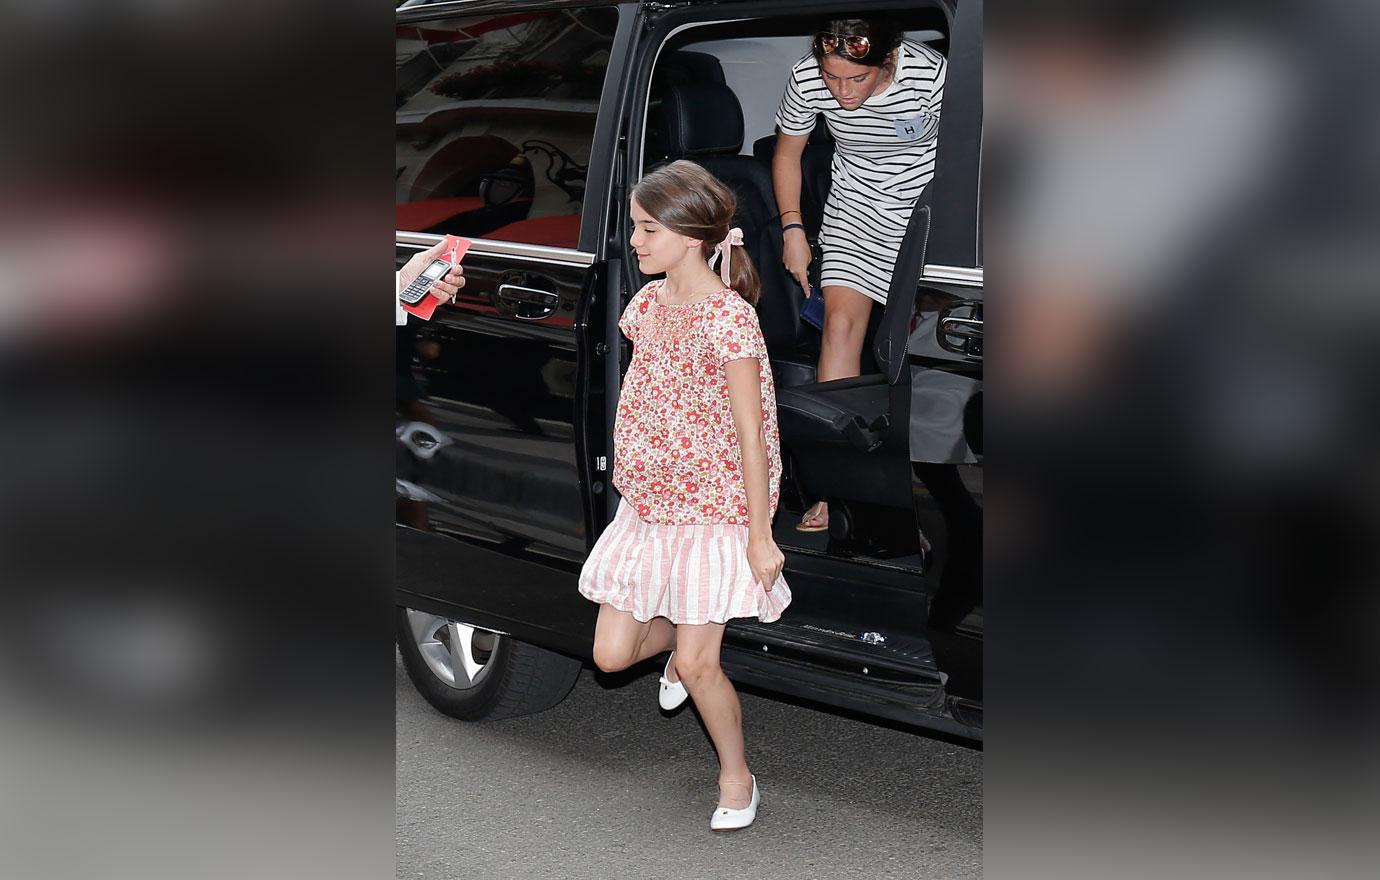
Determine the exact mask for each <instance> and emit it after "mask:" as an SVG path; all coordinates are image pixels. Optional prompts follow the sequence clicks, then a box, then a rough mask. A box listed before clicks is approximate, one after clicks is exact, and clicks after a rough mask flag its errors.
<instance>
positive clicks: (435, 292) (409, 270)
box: [398, 239, 465, 302]
mask: <svg viewBox="0 0 1380 880" xmlns="http://www.w3.org/2000/svg"><path fill="white" fill-rule="evenodd" d="M445 243H446V241H445V239H441V240H440V241H438V242H436V244H434V245H432V246H431V247H430V248H428V249H427V250H424V251H421V252H419V253H415V254H413V255H412V259H410V260H408V261H407V262H406V263H404V264H403V267H402V268H401V269H399V270H398V289H399V290H402V289H404V288H406V287H407V285H409V284H411V283H412V282H413V281H416V280H417V276H418V275H420V274H422V270H423V269H425V268H426V267H427V265H428V264H429V263H430V262H431V261H432V260H435V259H439V258H440V256H441V251H442V249H443V248H444V246H445ZM464 286H465V270H464V269H462V268H461V267H459V266H456V267H455V268H454V269H451V270H450V271H449V272H447V273H446V274H445V275H442V276H441V278H440V279H439V280H438V281H437V282H436V283H435V284H433V285H432V286H431V290H430V291H429V293H430V295H431V296H434V297H436V298H437V299H439V300H440V301H441V302H453V301H454V300H455V294H456V293H457V292H459V290H460V288H462V287H464Z"/></svg>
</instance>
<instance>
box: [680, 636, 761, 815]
mask: <svg viewBox="0 0 1380 880" xmlns="http://www.w3.org/2000/svg"><path fill="white" fill-rule="evenodd" d="M723 638H724V625H723V624H722V623H706V624H702V625H699V626H692V625H689V624H681V625H680V626H678V627H676V669H677V671H678V672H679V674H680V680H681V681H683V682H685V687H686V690H688V691H690V697H691V698H692V699H693V700H694V701H695V708H697V709H699V710H700V718H702V719H703V720H704V726H705V728H706V729H707V730H708V731H709V738H710V739H711V740H713V741H714V750H715V751H716V752H718V754H719V805H720V806H724V807H729V808H730V809H735V810H741V809H743V808H744V807H746V806H747V805H748V803H749V802H750V801H751V800H752V774H751V772H750V771H749V770H748V765H747V755H746V753H745V751H744V747H743V707H742V704H741V703H739V702H738V692H737V691H735V690H734V689H733V683H732V682H730V681H729V680H728V676H726V675H724V670H723V667H722V666H720V665H719V648H720V646H721V645H722V644H723Z"/></svg>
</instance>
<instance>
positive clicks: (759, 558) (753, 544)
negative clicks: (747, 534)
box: [747, 535, 786, 593]
mask: <svg viewBox="0 0 1380 880" xmlns="http://www.w3.org/2000/svg"><path fill="white" fill-rule="evenodd" d="M747 558H748V567H749V568H751V569H752V576H753V577H754V578H756V579H757V582H758V583H759V584H761V585H762V589H764V590H766V591H767V592H768V593H770V592H771V585H772V584H774V583H776V579H777V578H779V577H780V576H781V569H783V568H784V567H785V566H786V557H785V556H783V555H782V554H781V550H780V548H778V547H777V546H776V542H775V541H773V540H772V539H771V536H769V535H768V536H763V537H760V538H748V550H747Z"/></svg>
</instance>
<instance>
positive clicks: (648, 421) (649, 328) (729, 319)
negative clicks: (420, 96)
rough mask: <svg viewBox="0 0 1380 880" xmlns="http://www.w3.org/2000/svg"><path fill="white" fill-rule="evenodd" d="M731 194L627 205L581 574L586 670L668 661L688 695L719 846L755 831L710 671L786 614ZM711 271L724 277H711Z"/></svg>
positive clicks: (667, 674) (733, 698)
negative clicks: (603, 505)
mask: <svg viewBox="0 0 1380 880" xmlns="http://www.w3.org/2000/svg"><path fill="white" fill-rule="evenodd" d="M733 209H734V198H733V193H732V192H731V191H730V190H729V189H728V188H727V187H725V186H724V185H723V184H722V183H720V182H719V181H718V180H717V179H716V178H715V177H714V176H713V175H711V174H710V173H709V172H707V171H705V170H704V169H703V168H701V167H700V166H698V165H696V164H694V163H693V162H685V161H679V162H672V163H671V164H669V165H667V166H665V167H663V168H660V169H658V170H656V171H653V172H652V173H651V174H648V175H647V176H646V177H643V178H642V180H641V181H639V182H638V184H637V186H636V187H634V188H633V193H632V212H631V213H632V220H633V235H632V246H633V248H634V249H635V250H636V252H637V262H638V267H639V268H640V269H641V270H642V272H643V273H644V274H648V275H655V274H659V273H663V272H664V273H665V274H666V277H665V278H664V279H661V280H657V281H652V282H651V283H649V284H647V286H645V287H643V288H642V289H641V290H639V291H638V292H637V294H636V295H634V296H633V298H632V300H631V301H630V302H629V303H628V306H627V308H626V309H625V310H624V312H623V317H622V318H621V319H620V320H619V322H618V326H619V328H620V329H621V330H622V331H623V333H624V335H626V336H627V337H628V339H630V340H632V343H633V358H632V365H631V366H630V367H629V369H628V375H627V377H626V379H625V380H624V383H623V389H622V391H621V393H620V396H619V401H618V414H617V419H616V423H615V427H614V434H613V447H614V448H613V485H614V486H615V487H616V488H617V489H618V491H619V492H620V493H621V494H622V496H623V501H622V503H621V504H619V506H618V512H617V514H616V515H615V516H614V520H613V522H612V523H611V524H610V525H609V527H608V528H607V529H605V530H604V533H603V534H602V535H600V536H599V540H598V542H597V543H595V545H594V549H593V550H592V551H590V555H589V558H588V559H587V560H586V561H585V565H584V569H583V570H582V571H581V572H580V592H581V593H582V594H583V595H584V596H585V597H586V598H588V599H590V600H592V601H594V602H598V603H600V608H599V621H598V623H597V624H596V627H595V631H594V662H595V664H597V665H598V667H599V668H600V669H602V670H604V671H605V672H615V671H617V670H620V669H626V668H627V667H629V666H631V665H632V664H634V663H637V662H639V661H642V660H645V659H647V658H648V657H653V656H655V655H657V654H660V653H662V652H664V651H668V650H671V649H674V651H673V652H672V654H671V656H670V657H669V658H668V659H667V661H666V668H665V671H664V672H663V674H662V677H661V688H660V694H659V702H660V704H661V707H662V708H663V709H668V710H669V709H674V708H676V707H677V706H679V705H680V704H681V703H683V702H685V699H686V696H687V690H688V692H689V696H691V697H693V698H694V700H695V706H696V708H698V709H699V711H700V716H701V718H703V720H704V725H705V727H706V728H707V729H708V731H709V736H710V738H711V739H712V740H713V741H714V748H715V750H716V751H717V752H718V754H719V806H718V809H716V810H715V811H714V814H713V816H712V817H711V818H710V821H709V825H710V827H711V828H713V829H714V830H716V831H730V830H733V829H737V828H746V827H747V826H748V825H751V824H752V822H753V820H754V819H755V818H756V816H757V804H758V798H759V795H758V791H757V780H756V778H755V777H754V776H753V775H752V773H751V771H749V770H748V765H747V757H746V755H745V754H744V749H743V726H742V708H741V706H740V704H739V702H738V694H737V693H736V692H735V691H734V690H733V685H732V684H731V683H730V682H729V680H728V678H727V677H726V676H725V675H724V673H723V669H722V668H720V665H719V647H720V645H721V643H722V641H723V635H724V624H725V623H726V622H727V621H728V620H730V619H732V618H735V617H756V618H757V619H759V620H761V621H762V622H764V623H770V622H772V621H774V620H776V619H777V618H779V617H780V616H781V612H782V611H783V610H784V609H785V608H786V605H787V604H789V603H790V601H791V593H790V588H789V587H787V586H786V582H785V580H784V579H783V578H782V577H781V569H782V566H783V565H784V564H785V557H783V556H782V554H781V551H780V550H779V549H778V548H777V546H776V542H775V541H773V540H772V531H771V521H772V515H773V514H775V512H776V507H777V501H778V488H779V484H780V480H781V451H780V437H779V435H778V433H777V427H776V391H775V386H774V385H773V383H772V375H771V366H770V364H769V362H768V360H767V348H766V343H765V342H764V341H763V339H762V328H761V325H760V324H758V322H757V313H756V311H755V310H754V306H755V305H756V303H757V296H758V292H759V282H758V280H757V272H756V270H755V269H754V268H753V266H752V262H751V260H750V259H749V257H748V254H747V251H746V250H744V249H743V247H742V231H741V230H739V229H736V228H734V229H730V228H729V223H730V222H731V220H732V218H733ZM715 263H717V264H718V272H717V273H716V272H715V271H714V269H713V266H714V265H715Z"/></svg>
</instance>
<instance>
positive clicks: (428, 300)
mask: <svg viewBox="0 0 1380 880" xmlns="http://www.w3.org/2000/svg"><path fill="white" fill-rule="evenodd" d="M442 244H443V247H442V248H441V253H440V254H438V255H437V256H438V258H439V259H442V260H449V261H450V264H451V265H452V266H458V265H460V261H461V260H462V259H464V258H465V254H466V253H467V252H468V251H469V249H470V240H469V239H468V238H461V237H460V236H458V235H447V236H446V237H445V240H444V241H443V243H442ZM440 304H441V301H440V300H439V299H437V298H436V297H434V296H432V295H431V294H429V293H428V294H427V295H426V296H424V297H422V298H421V300H419V301H418V302H417V304H416V305H415V306H410V305H408V304H407V303H403V304H402V307H403V311H405V312H407V313H408V314H412V315H416V316H417V317H419V318H421V319H422V320H424V321H429V320H431V316H432V315H433V314H435V312H436V307H437V306H438V305H440Z"/></svg>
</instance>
